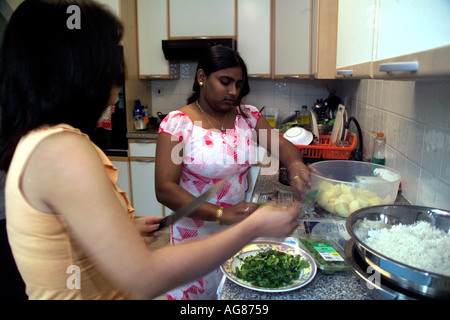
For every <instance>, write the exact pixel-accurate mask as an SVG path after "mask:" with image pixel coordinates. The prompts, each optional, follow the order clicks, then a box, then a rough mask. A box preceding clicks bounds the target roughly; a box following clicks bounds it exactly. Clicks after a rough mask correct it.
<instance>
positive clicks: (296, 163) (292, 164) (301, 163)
mask: <svg viewBox="0 0 450 320" xmlns="http://www.w3.org/2000/svg"><path fill="white" fill-rule="evenodd" d="M295 165H305V164H304V163H303V162H301V161H295V162H294V163H291V165H290V166H289V167H287V170H288V171H289V170H291V168H292V167H293V166H295ZM300 170H305V169H300Z"/></svg>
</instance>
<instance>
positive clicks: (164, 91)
mask: <svg viewBox="0 0 450 320" xmlns="http://www.w3.org/2000/svg"><path fill="white" fill-rule="evenodd" d="M195 69H196V64H195V63H189V62H186V63H181V66H180V79H179V80H153V81H152V82H151V90H152V113H153V115H156V112H157V111H160V112H162V113H168V112H170V111H172V110H176V109H178V108H180V107H182V106H184V105H185V104H186V99H187V97H188V96H189V94H190V93H191V90H192V84H193V79H194V76H195ZM328 87H329V88H330V89H331V88H334V87H337V92H336V95H337V96H339V97H340V98H341V99H342V100H343V103H344V105H345V106H346V108H347V110H348V112H349V116H354V117H355V118H356V119H357V120H358V122H359V124H360V125H361V128H362V131H363V139H364V140H363V142H364V155H365V156H366V157H368V158H370V156H371V154H372V142H373V135H372V134H371V132H372V131H378V132H379V131H381V132H384V133H385V135H386V165H387V166H389V167H392V168H394V169H397V170H398V171H400V172H401V174H402V190H403V195H404V196H405V198H407V199H408V200H409V202H410V203H412V204H417V205H425V206H431V207H438V208H441V209H450V80H436V81H431V80H429V81H401V80H397V81H394V80H392V81H391V80H251V81H250V94H249V95H248V96H247V98H246V100H245V103H247V104H252V105H254V106H257V107H258V108H261V107H263V106H266V108H267V109H270V108H274V109H276V110H278V111H279V113H280V115H279V116H280V117H281V118H283V117H285V116H288V115H289V114H291V113H293V112H295V110H299V109H300V108H301V106H302V105H307V106H308V108H311V107H312V106H313V105H314V103H315V102H316V100H317V99H325V98H327V97H328V95H329V91H328ZM158 92H159V93H160V94H159V95H158ZM267 109H266V110H267ZM351 129H352V131H354V132H356V131H355V128H354V127H353V125H352V127H351Z"/></svg>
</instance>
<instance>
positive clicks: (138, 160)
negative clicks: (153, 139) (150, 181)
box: [134, 159, 155, 162]
mask: <svg viewBox="0 0 450 320" xmlns="http://www.w3.org/2000/svg"><path fill="white" fill-rule="evenodd" d="M134 161H136V162H155V160H154V159H134Z"/></svg>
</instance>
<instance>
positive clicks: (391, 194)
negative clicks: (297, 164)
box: [311, 160, 401, 218]
mask: <svg viewBox="0 0 450 320" xmlns="http://www.w3.org/2000/svg"><path fill="white" fill-rule="evenodd" d="M312 166H313V167H314V168H316V169H317V171H318V173H314V172H312V173H311V189H312V190H317V191H318V193H317V197H316V201H317V204H318V205H319V206H320V207H321V208H322V209H324V210H325V211H327V212H329V213H332V214H335V215H337V216H340V217H343V218H346V217H348V216H349V215H350V214H352V213H353V212H355V211H357V210H359V209H362V208H366V207H371V206H377V205H384V204H393V203H394V201H395V199H396V198H397V193H398V188H399V185H400V180H401V176H400V173H399V172H398V171H396V170H394V169H392V168H389V167H386V166H383V165H379V164H374V163H369V162H362V161H350V160H328V161H320V162H316V163H314V164H312Z"/></svg>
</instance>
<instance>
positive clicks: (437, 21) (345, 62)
mask: <svg viewBox="0 0 450 320" xmlns="http://www.w3.org/2000/svg"><path fill="white" fill-rule="evenodd" d="M449 15H450V2H448V1H446V0H430V1H426V2H424V1H420V0H399V1H390V0H359V1H352V0H339V11H338V40H337V58H336V69H337V75H338V76H345V75H352V76H353V77H356V78H383V79H386V78H395V77H402V78H404V77H431V76H432V77H436V76H448V75H450V63H449V60H448V56H449V54H450V33H449V32H448V30H449V29H450V20H449V19H448V17H449Z"/></svg>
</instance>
